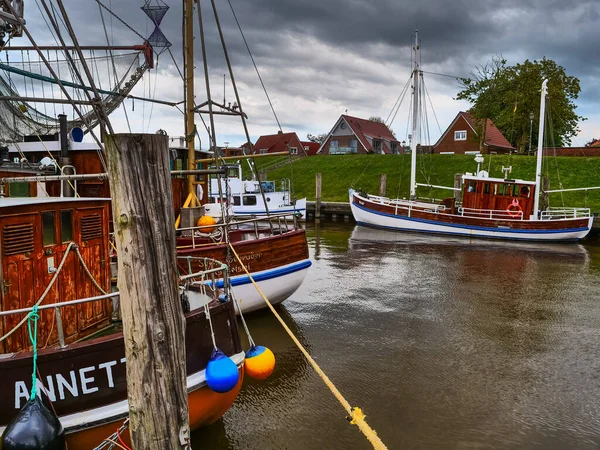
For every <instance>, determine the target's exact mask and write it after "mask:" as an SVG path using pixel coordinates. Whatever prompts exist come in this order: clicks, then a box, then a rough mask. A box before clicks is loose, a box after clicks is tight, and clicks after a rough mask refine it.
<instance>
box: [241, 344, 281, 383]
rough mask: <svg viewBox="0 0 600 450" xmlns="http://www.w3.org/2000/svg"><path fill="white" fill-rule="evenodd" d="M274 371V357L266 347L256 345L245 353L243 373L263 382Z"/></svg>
mask: <svg viewBox="0 0 600 450" xmlns="http://www.w3.org/2000/svg"><path fill="white" fill-rule="evenodd" d="M273 369H275V355H274V354H273V352H272V351H271V350H269V349H268V348H267V347H263V346H262V345H257V346H254V347H252V348H251V349H250V350H248V351H247V352H246V359H245V361H244V372H245V373H246V374H247V375H248V376H250V377H252V378H256V379H257V380H264V379H265V378H268V377H269V375H271V374H272V373H273Z"/></svg>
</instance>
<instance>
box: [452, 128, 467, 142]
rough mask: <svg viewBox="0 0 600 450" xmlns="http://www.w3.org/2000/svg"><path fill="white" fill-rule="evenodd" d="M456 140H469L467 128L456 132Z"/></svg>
mask: <svg viewBox="0 0 600 450" xmlns="http://www.w3.org/2000/svg"><path fill="white" fill-rule="evenodd" d="M454 140H455V141H466V140H467V130H461V131H455V132H454Z"/></svg>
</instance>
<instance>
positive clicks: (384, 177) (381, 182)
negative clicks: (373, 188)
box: [379, 173, 387, 197]
mask: <svg viewBox="0 0 600 450" xmlns="http://www.w3.org/2000/svg"><path fill="white" fill-rule="evenodd" d="M386 183H387V175H386V174H385V173H382V174H381V177H380V178H379V195H380V196H381V197H385V191H386Z"/></svg>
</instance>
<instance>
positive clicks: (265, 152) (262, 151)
mask: <svg viewBox="0 0 600 450" xmlns="http://www.w3.org/2000/svg"><path fill="white" fill-rule="evenodd" d="M267 153H269V150H268V149H266V148H261V149H260V154H261V155H266V154H267Z"/></svg>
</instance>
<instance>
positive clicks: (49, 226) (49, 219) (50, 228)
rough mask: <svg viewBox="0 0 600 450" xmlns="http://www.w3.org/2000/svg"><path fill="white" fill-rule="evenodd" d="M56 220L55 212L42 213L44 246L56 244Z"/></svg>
mask: <svg viewBox="0 0 600 450" xmlns="http://www.w3.org/2000/svg"><path fill="white" fill-rule="evenodd" d="M54 218H55V213H54V211H44V212H43V213H42V241H43V244H44V246H46V245H53V244H56V228H55V225H54Z"/></svg>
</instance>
